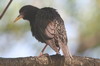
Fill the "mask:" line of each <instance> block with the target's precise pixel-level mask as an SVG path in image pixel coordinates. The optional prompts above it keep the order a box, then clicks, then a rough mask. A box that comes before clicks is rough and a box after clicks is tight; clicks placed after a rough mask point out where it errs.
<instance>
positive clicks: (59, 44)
mask: <svg viewBox="0 0 100 66" xmlns="http://www.w3.org/2000/svg"><path fill="white" fill-rule="evenodd" d="M21 18H23V19H24V20H28V21H29V23H30V27H31V32H32V35H33V36H34V37H35V38H36V39H37V40H38V41H39V42H41V43H45V46H44V48H43V49H42V51H41V53H40V55H43V52H44V50H45V49H46V47H47V46H48V45H49V46H50V47H51V48H52V49H53V50H54V51H55V52H56V54H59V51H60V49H61V50H62V52H63V55H64V57H65V58H73V57H72V54H71V53H70V51H69V49H68V45H67V42H68V40H67V35H66V30H65V25H64V21H63V19H62V18H61V16H60V15H59V13H58V12H57V10H56V9H54V8H52V7H43V8H38V7H35V6H32V5H25V6H23V7H22V8H21V9H20V10H19V16H18V17H17V18H16V19H15V20H14V22H17V21H18V20H19V19H21Z"/></svg>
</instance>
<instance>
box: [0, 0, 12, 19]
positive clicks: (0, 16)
mask: <svg viewBox="0 0 100 66" xmlns="http://www.w3.org/2000/svg"><path fill="white" fill-rule="evenodd" d="M12 1H13V0H10V1H9V3H8V4H7V6H6V8H5V9H4V11H3V12H2V14H1V15H0V19H1V18H2V17H3V15H4V14H5V12H6V10H7V9H8V7H9V5H10V4H11V2H12Z"/></svg>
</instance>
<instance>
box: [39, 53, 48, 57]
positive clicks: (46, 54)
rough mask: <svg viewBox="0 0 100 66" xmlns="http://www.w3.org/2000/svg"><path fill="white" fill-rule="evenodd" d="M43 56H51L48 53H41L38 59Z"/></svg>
mask: <svg viewBox="0 0 100 66" xmlns="http://www.w3.org/2000/svg"><path fill="white" fill-rule="evenodd" d="M41 56H49V54H48V53H45V54H43V53H42V52H41V53H40V54H39V56H38V57H41Z"/></svg>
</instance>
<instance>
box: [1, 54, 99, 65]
mask: <svg viewBox="0 0 100 66" xmlns="http://www.w3.org/2000/svg"><path fill="white" fill-rule="evenodd" d="M73 57H74V59H72V60H68V59H66V60H65V59H64V57H63V56H60V55H52V56H46V55H43V56H41V57H25V58H0V66H99V65H100V59H94V58H89V57H79V56H73Z"/></svg>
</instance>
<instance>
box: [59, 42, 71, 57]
mask: <svg viewBox="0 0 100 66" xmlns="http://www.w3.org/2000/svg"><path fill="white" fill-rule="evenodd" d="M59 46H60V48H61V50H62V52H63V54H64V57H65V58H71V59H73V57H72V55H71V53H70V51H69V49H68V46H67V45H66V44H64V43H63V42H60V43H59Z"/></svg>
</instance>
